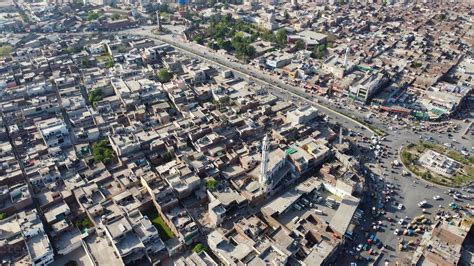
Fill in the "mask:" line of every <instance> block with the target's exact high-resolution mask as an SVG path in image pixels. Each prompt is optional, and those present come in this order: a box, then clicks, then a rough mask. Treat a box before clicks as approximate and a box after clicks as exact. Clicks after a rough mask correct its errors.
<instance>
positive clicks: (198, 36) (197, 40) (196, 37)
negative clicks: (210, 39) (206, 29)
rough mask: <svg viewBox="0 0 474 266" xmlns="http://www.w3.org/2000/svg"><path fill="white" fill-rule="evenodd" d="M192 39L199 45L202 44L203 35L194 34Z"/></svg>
mask: <svg viewBox="0 0 474 266" xmlns="http://www.w3.org/2000/svg"><path fill="white" fill-rule="evenodd" d="M194 41H195V42H196V43H198V44H200V45H203V44H204V37H203V36H202V35H200V34H199V35H196V36H194Z"/></svg>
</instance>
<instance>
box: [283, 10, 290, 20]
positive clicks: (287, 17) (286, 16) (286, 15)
mask: <svg viewBox="0 0 474 266" xmlns="http://www.w3.org/2000/svg"><path fill="white" fill-rule="evenodd" d="M284 16H285V18H286V19H289V18H290V14H289V13H288V11H286V10H285V13H284Z"/></svg>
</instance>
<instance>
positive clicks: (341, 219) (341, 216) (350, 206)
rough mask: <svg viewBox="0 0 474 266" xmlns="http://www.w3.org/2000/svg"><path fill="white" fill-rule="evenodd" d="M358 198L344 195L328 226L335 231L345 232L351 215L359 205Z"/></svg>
mask: <svg viewBox="0 0 474 266" xmlns="http://www.w3.org/2000/svg"><path fill="white" fill-rule="evenodd" d="M359 202H360V200H359V199H358V198H355V197H352V196H346V197H344V198H343V199H342V201H341V204H340V205H339V208H338V209H337V211H336V214H334V217H332V220H331V222H330V223H329V226H330V227H331V228H332V229H333V230H334V231H336V232H338V233H339V234H341V235H344V234H345V233H346V230H347V228H348V227H349V224H350V223H351V220H352V217H353V216H354V212H355V211H356V210H357V207H358V206H359Z"/></svg>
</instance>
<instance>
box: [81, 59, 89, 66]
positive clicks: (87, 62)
mask: <svg viewBox="0 0 474 266" xmlns="http://www.w3.org/2000/svg"><path fill="white" fill-rule="evenodd" d="M81 65H82V66H83V67H89V66H90V65H91V61H89V58H87V57H83V58H81Z"/></svg>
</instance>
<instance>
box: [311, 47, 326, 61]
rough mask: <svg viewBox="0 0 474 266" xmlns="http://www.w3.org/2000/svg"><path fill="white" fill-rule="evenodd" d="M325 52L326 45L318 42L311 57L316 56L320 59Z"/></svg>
mask: <svg viewBox="0 0 474 266" xmlns="http://www.w3.org/2000/svg"><path fill="white" fill-rule="evenodd" d="M325 54H326V46H325V45H324V44H320V45H318V46H316V47H314V49H313V51H312V53H311V57H313V58H317V59H322V58H323V57H324V55H325Z"/></svg>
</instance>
